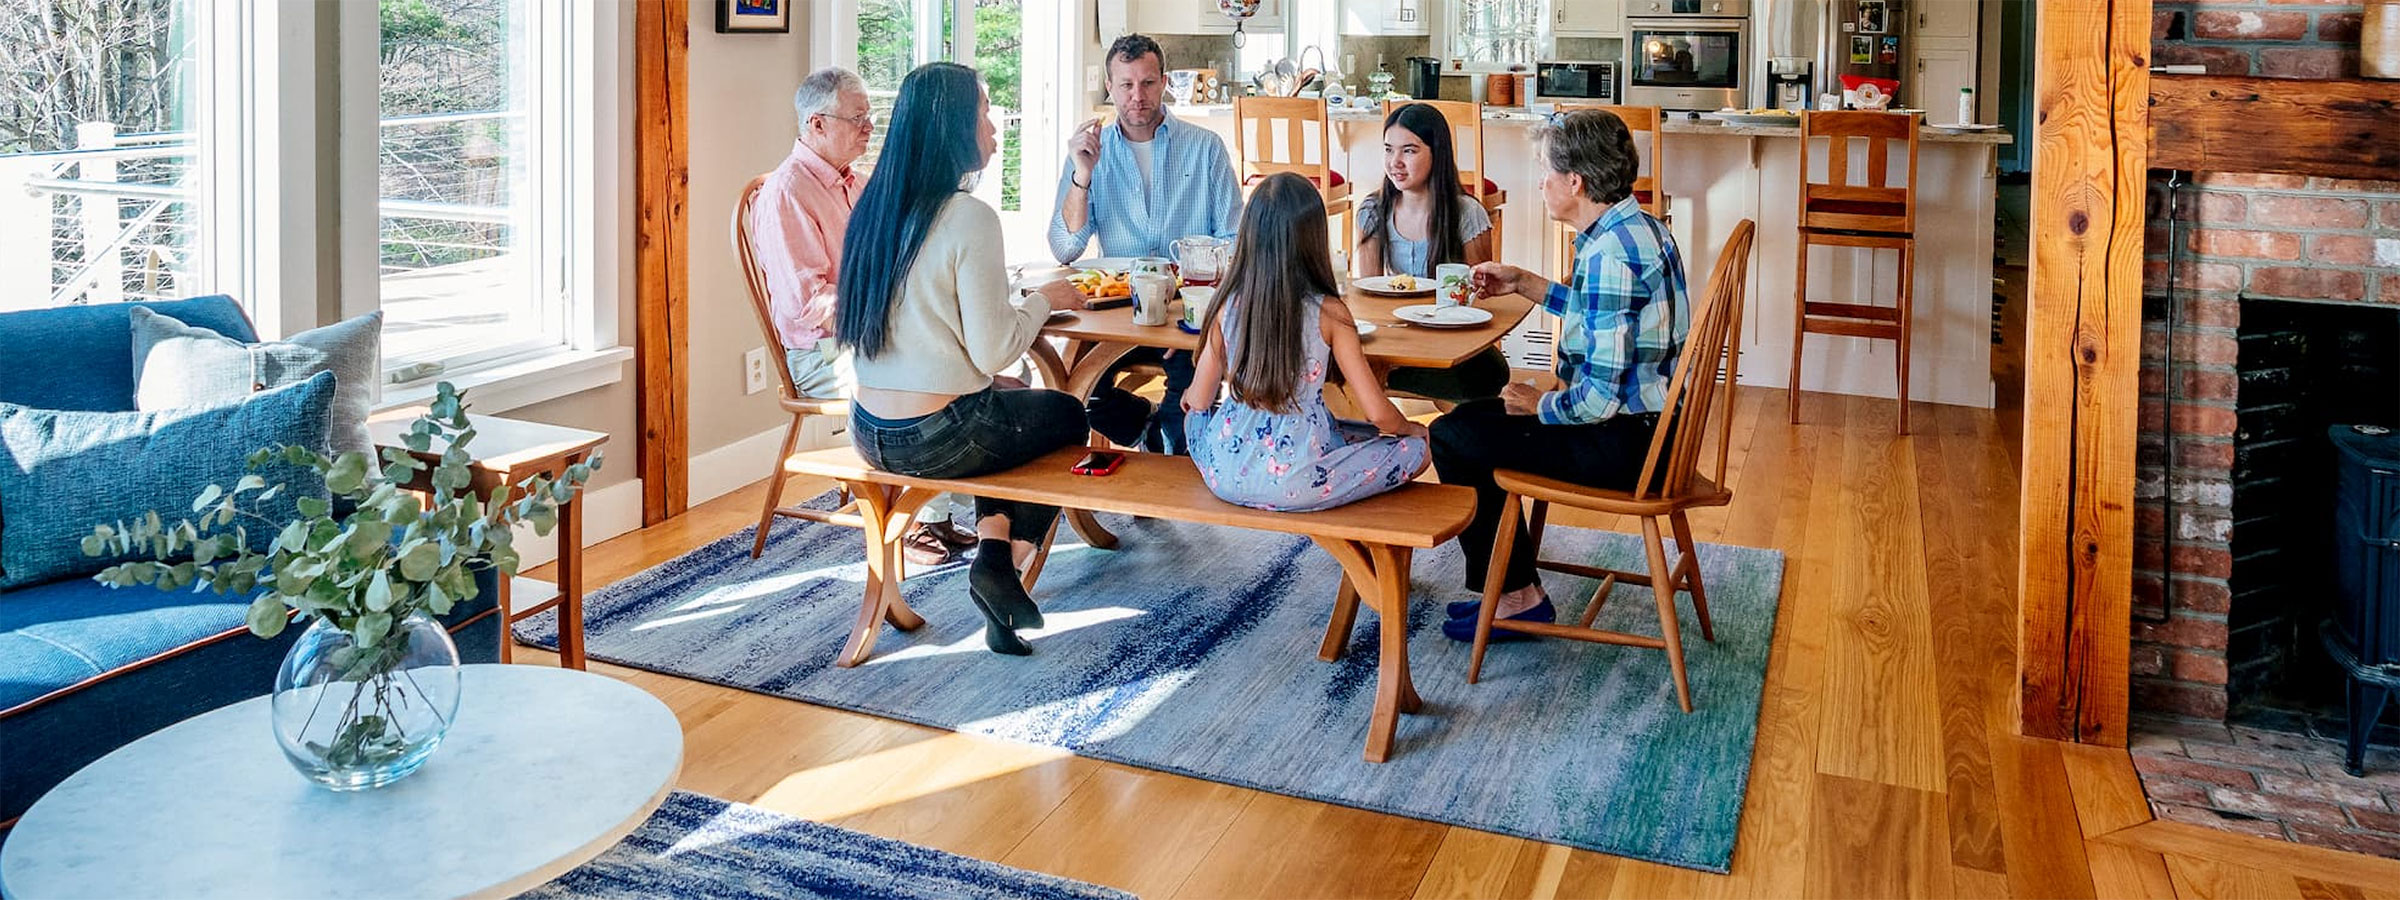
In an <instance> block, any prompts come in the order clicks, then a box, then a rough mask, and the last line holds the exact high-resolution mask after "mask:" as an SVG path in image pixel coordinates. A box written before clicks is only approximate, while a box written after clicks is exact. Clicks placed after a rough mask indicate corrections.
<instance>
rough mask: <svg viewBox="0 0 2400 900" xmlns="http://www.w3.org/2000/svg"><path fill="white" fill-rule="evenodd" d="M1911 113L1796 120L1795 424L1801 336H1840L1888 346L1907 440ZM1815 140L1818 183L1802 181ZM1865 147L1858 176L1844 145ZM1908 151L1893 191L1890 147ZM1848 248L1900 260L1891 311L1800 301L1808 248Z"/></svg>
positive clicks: (1912, 290) (1913, 236) (1913, 267)
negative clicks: (1894, 352) (1823, 144)
mask: <svg viewBox="0 0 2400 900" xmlns="http://www.w3.org/2000/svg"><path fill="white" fill-rule="evenodd" d="M1919 115H1920V114H1918V113H1905V114H1903V113H1884V112H1839V111H1831V110H1828V111H1823V112H1819V111H1815V110H1811V111H1808V112H1803V113H1801V114H1800V204H1799V209H1800V253H1799V255H1800V259H1799V272H1798V277H1797V278H1796V279H1795V280H1794V287H1793V288H1792V303H1793V316H1792V373H1791V386H1790V387H1789V388H1788V389H1787V393H1788V395H1789V406H1790V415H1791V420H1792V421H1794V422H1798V421H1800V352H1801V349H1802V348H1803V347H1804V346H1805V345H1806V342H1807V340H1808V335H1809V334H1810V333H1812V332H1813V333H1816V334H1840V335H1849V336H1851V337H1863V338H1875V339H1880V340H1888V341H1894V342H1896V343H1897V344H1898V345H1899V353H1898V356H1899V359H1898V362H1897V363H1896V364H1895V368H1896V369H1897V370H1898V376H1899V394H1898V396H1899V398H1900V420H1899V428H1900V433H1901V434H1907V433H1908V341H1909V334H1908V332H1909V322H1910V318H1911V310H1912V309H1913V308H1914V306H1915V301H1916V284H1915V282H1916V274H1917V126H1918V117H1919ZM1816 138H1827V139H1828V141H1827V149H1826V153H1825V175H1826V177H1825V180H1824V181H1821V182H1820V181H1816V180H1814V179H1812V178H1810V176H1809V154H1810V150H1811V148H1812V147H1813V146H1814V145H1815V139H1816ZM1854 140H1864V141H1865V142H1866V144H1867V165H1866V171H1864V172H1854V171H1852V170H1851V168H1850V151H1851V142H1852V141H1854ZM1898 142H1905V143H1906V145H1907V147H1908V175H1907V177H1906V181H1905V182H1904V183H1901V184H1898V185H1895V184H1893V182H1894V181H1895V179H1894V177H1893V175H1892V171H1891V154H1892V145H1893V144H1894V143H1898ZM1812 246H1827V247H1853V248H1858V249H1863V250H1867V251H1869V253H1870V258H1871V255H1872V253H1873V251H1876V250H1897V251H1899V252H1900V284H1899V287H1898V290H1897V291H1896V294H1897V297H1896V298H1895V301H1896V302H1895V303H1894V305H1892V306H1879V305H1875V304H1872V303H1856V302H1833V301H1823V300H1810V299H1808V248H1810V247H1812Z"/></svg>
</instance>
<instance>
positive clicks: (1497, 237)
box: [1383, 100, 1508, 259]
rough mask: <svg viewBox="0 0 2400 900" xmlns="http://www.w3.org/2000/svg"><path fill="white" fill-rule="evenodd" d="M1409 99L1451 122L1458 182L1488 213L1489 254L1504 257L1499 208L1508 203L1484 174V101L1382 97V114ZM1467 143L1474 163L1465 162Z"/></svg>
mask: <svg viewBox="0 0 2400 900" xmlns="http://www.w3.org/2000/svg"><path fill="white" fill-rule="evenodd" d="M1411 103H1422V104H1425V105H1426V106H1430V107H1433V108H1434V109H1436V110H1440V111H1441V114H1442V121H1445V122H1448V123H1450V146H1451V151H1452V153H1451V155H1452V157H1453V158H1455V159H1457V160H1458V186H1459V188H1460V189H1461V190H1464V191H1466V192H1467V196H1469V197H1473V198H1475V202H1477V203H1481V204H1483V211H1484V212H1485V213H1486V214H1488V215H1489V216H1491V219H1492V257H1493V258H1495V259H1498V258H1502V257H1505V256H1506V255H1507V251H1505V250H1503V249H1502V248H1503V247H1505V246H1507V245H1506V244H1505V243H1503V242H1502V241H1501V238H1502V237H1503V236H1504V235H1503V234H1502V232H1501V230H1500V208H1501V207H1503V206H1506V205H1508V192H1507V191H1503V190H1501V189H1500V185H1499V184H1498V183H1496V182H1494V181H1492V180H1491V179H1489V178H1485V177H1483V173H1484V170H1486V169H1488V168H1490V166H1488V165H1486V164H1485V161H1484V156H1483V104H1481V103H1469V102H1467V101H1465V100H1386V101H1383V117H1384V118H1385V119H1387V120H1388V119H1390V118H1391V117H1392V110H1395V109H1399V108H1400V107H1403V106H1406V105H1408V104H1411ZM1469 147H1472V148H1474V149H1475V160H1474V164H1473V165H1469V164H1468V162H1467V153H1466V150H1467V148H1469Z"/></svg>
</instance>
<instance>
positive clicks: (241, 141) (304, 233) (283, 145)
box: [199, 3, 374, 338]
mask: <svg viewBox="0 0 2400 900" xmlns="http://www.w3.org/2000/svg"><path fill="white" fill-rule="evenodd" d="M200 8H203V9H206V10H208V11H209V12H208V14H207V16H206V17H205V18H204V19H203V20H202V22H203V27H205V28H207V29H208V30H209V34H208V36H207V44H206V45H207V46H208V48H209V54H210V57H209V65H208V67H207V68H206V70H205V74H204V75H203V76H202V77H204V78H205V79H207V84H206V85H205V86H204V87H203V88H202V89H201V91H200V92H199V93H200V94H201V95H202V96H205V97H208V98H209V99H210V103H211V109H210V114H209V115H208V116H207V117H206V119H207V124H205V125H203V126H200V127H201V129H202V130H203V134H202V135H201V141H202V143H203V145H204V147H205V148H206V149H205V151H204V152H205V153H206V156H207V159H208V163H207V165H208V173H209V176H210V177H209V178H208V179H207V181H206V183H205V184H203V185H202V186H201V188H200V191H201V193H202V197H201V198H200V200H201V202H202V204H203V208H204V209H206V210H207V213H206V215H207V216H208V221H209V228H208V229H207V235H208V236H207V237H206V238H204V240H206V241H208V251H207V252H206V253H205V254H204V255H203V258H204V259H206V260H207V261H208V266H209V270H208V272H207V274H206V275H204V276H203V277H202V279H201V281H202V283H204V284H207V285H209V289H210V290H213V291H215V292H218V293H228V294H232V295H233V296H234V298H235V300H237V301H239V302H240V303H242V304H243V305H244V306H245V307H246V308H247V309H248V310H249V312H250V318H251V322H252V324H253V326H254V327H255V328H256V329H257V330H258V333H259V334H260V335H261V336H263V337H270V338H273V337H281V336H283V335H287V334H292V333H295V332H300V331H306V330H308V329H310V328H313V327H316V326H317V324H319V322H318V320H319V318H320V317H319V314H318V281H317V278H318V272H317V252H318V251H317V230H318V209H317V196H316V184H317V146H316V144H317V141H316V124H317V115H316V101H317V84H318V79H317V77H316V75H315V73H314V72H313V71H312V69H313V68H314V66H315V64H316V33H317V16H318V14H319V12H320V11H322V10H331V9H333V7H331V6H324V7H320V6H319V5H318V4H314V3H210V4H201V5H200ZM373 55H374V54H373V53H371V52H370V53H369V58H370V59H372V58H373ZM370 114H371V113H370Z"/></svg>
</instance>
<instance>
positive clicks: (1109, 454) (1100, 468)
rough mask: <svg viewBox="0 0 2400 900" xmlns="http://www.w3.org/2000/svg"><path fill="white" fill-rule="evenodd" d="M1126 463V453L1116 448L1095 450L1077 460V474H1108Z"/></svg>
mask: <svg viewBox="0 0 2400 900" xmlns="http://www.w3.org/2000/svg"><path fill="white" fill-rule="evenodd" d="M1124 464H1125V454H1122V453H1118V452H1117V451H1114V450H1094V451H1092V452H1090V453H1086V454H1084V455H1083V458H1082V459H1080V460H1077V461H1076V462H1075V468H1074V470H1073V471H1074V472H1075V474H1077V475H1107V474H1110V473H1113V472H1115V471H1116V470H1117V467H1118V466H1122V465H1124Z"/></svg>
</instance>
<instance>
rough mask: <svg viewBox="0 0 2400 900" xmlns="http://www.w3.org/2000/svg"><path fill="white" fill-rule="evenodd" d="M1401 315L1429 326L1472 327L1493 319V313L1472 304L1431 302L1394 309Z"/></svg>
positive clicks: (1396, 313) (1394, 313) (1394, 311)
mask: <svg viewBox="0 0 2400 900" xmlns="http://www.w3.org/2000/svg"><path fill="white" fill-rule="evenodd" d="M1392 315H1395V316H1399V317H1400V318H1403V319H1406V320H1408V321H1410V322H1413V323H1415V324H1418V325H1423V326H1425V327H1427V328H1470V327H1473V326H1476V325H1481V324H1483V323H1485V322H1489V321H1491V320H1492V313H1491V311H1490V310H1486V309H1476V308H1475V307H1472V306H1435V305H1433V304H1430V303H1424V304H1418V305H1416V306H1403V307H1400V308H1399V309H1395V310H1392Z"/></svg>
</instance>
